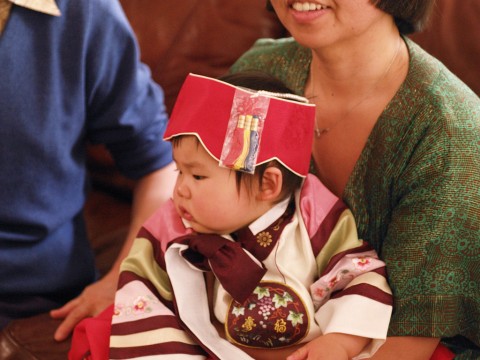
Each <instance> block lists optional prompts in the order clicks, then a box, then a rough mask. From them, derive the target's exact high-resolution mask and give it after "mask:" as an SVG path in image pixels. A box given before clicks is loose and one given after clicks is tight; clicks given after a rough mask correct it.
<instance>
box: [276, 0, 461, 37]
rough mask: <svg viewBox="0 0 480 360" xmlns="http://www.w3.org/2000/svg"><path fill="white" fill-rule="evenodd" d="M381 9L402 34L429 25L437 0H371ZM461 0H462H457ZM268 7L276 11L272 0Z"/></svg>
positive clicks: (416, 30) (419, 29)
mask: <svg viewBox="0 0 480 360" xmlns="http://www.w3.org/2000/svg"><path fill="white" fill-rule="evenodd" d="M370 1H371V3H372V4H373V5H375V6H376V7H377V8H379V9H380V10H383V11H385V12H386V13H387V14H390V15H392V16H393V18H394V19H395V24H396V25H397V28H398V30H399V31H400V33H401V34H405V35H406V34H411V33H414V32H418V31H421V30H423V29H424V28H425V26H426V25H427V23H428V21H429V19H430V15H431V12H432V9H433V7H434V5H435V0H370ZM457 1H461V0H457ZM267 9H268V10H269V11H274V10H273V6H272V4H271V3H270V0H267Z"/></svg>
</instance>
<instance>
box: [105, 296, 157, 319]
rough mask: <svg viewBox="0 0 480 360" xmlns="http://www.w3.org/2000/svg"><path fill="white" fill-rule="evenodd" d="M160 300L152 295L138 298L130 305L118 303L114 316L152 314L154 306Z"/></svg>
mask: <svg viewBox="0 0 480 360" xmlns="http://www.w3.org/2000/svg"><path fill="white" fill-rule="evenodd" d="M155 303H158V300H157V299H156V298H154V297H152V296H150V295H145V296H137V297H136V298H135V299H134V300H133V301H132V302H131V303H130V304H123V303H116V304H115V306H114V309H113V316H133V315H135V316H139V315H143V314H147V313H150V312H151V311H152V307H151V305H152V304H155Z"/></svg>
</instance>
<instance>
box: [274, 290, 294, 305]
mask: <svg viewBox="0 0 480 360" xmlns="http://www.w3.org/2000/svg"><path fill="white" fill-rule="evenodd" d="M291 301H293V299H292V297H291V296H290V294H289V293H287V292H284V293H283V295H279V294H275V295H274V296H273V302H274V303H275V307H277V308H278V307H280V306H282V307H286V306H287V305H288V303H289V302H291Z"/></svg>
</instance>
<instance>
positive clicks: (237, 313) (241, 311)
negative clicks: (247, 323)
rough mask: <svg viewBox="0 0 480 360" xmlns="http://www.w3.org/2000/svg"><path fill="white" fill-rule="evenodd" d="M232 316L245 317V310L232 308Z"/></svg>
mask: <svg viewBox="0 0 480 360" xmlns="http://www.w3.org/2000/svg"><path fill="white" fill-rule="evenodd" d="M232 314H233V315H235V316H239V315H245V308H244V307H243V306H239V307H237V306H233V309H232Z"/></svg>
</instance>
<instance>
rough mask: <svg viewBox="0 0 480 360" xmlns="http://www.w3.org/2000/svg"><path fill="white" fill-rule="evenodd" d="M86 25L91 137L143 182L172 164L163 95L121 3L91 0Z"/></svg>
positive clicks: (87, 96) (89, 136)
mask: <svg viewBox="0 0 480 360" xmlns="http://www.w3.org/2000/svg"><path fill="white" fill-rule="evenodd" d="M82 1H84V0H82ZM88 21H89V25H88V26H87V29H88V30H87V35H86V37H85V41H86V43H87V44H86V57H85V61H86V67H87V71H86V92H87V94H86V101H87V119H88V120H87V123H88V134H87V136H88V138H89V140H90V141H91V142H93V143H104V144H105V145H106V146H107V148H108V149H109V150H110V152H111V154H112V156H113V158H114V160H115V162H116V164H117V166H118V168H119V169H120V171H121V172H122V173H124V174H125V175H126V176H128V177H131V178H139V177H141V176H143V175H146V174H148V173H149V172H151V171H153V170H156V169H159V168H161V167H163V166H165V165H167V164H169V163H170V162H171V161H172V156H171V148H170V143H168V142H165V141H163V139H162V137H163V133H164V131H165V128H166V125H167V120H168V116H167V113H166V108H165V104H164V95H163V91H162V89H161V88H160V86H159V85H158V84H156V83H155V82H154V81H153V80H152V78H151V73H150V69H149V68H148V67H147V66H146V65H145V64H143V63H141V61H140V53H139V48H138V44H137V41H136V38H135V35H134V33H133V31H132V29H131V27H130V25H129V23H128V20H127V18H126V16H125V14H124V12H123V10H122V8H121V6H120V4H119V3H118V1H116V0H115V1H113V0H91V1H90V9H89V20H88Z"/></svg>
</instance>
